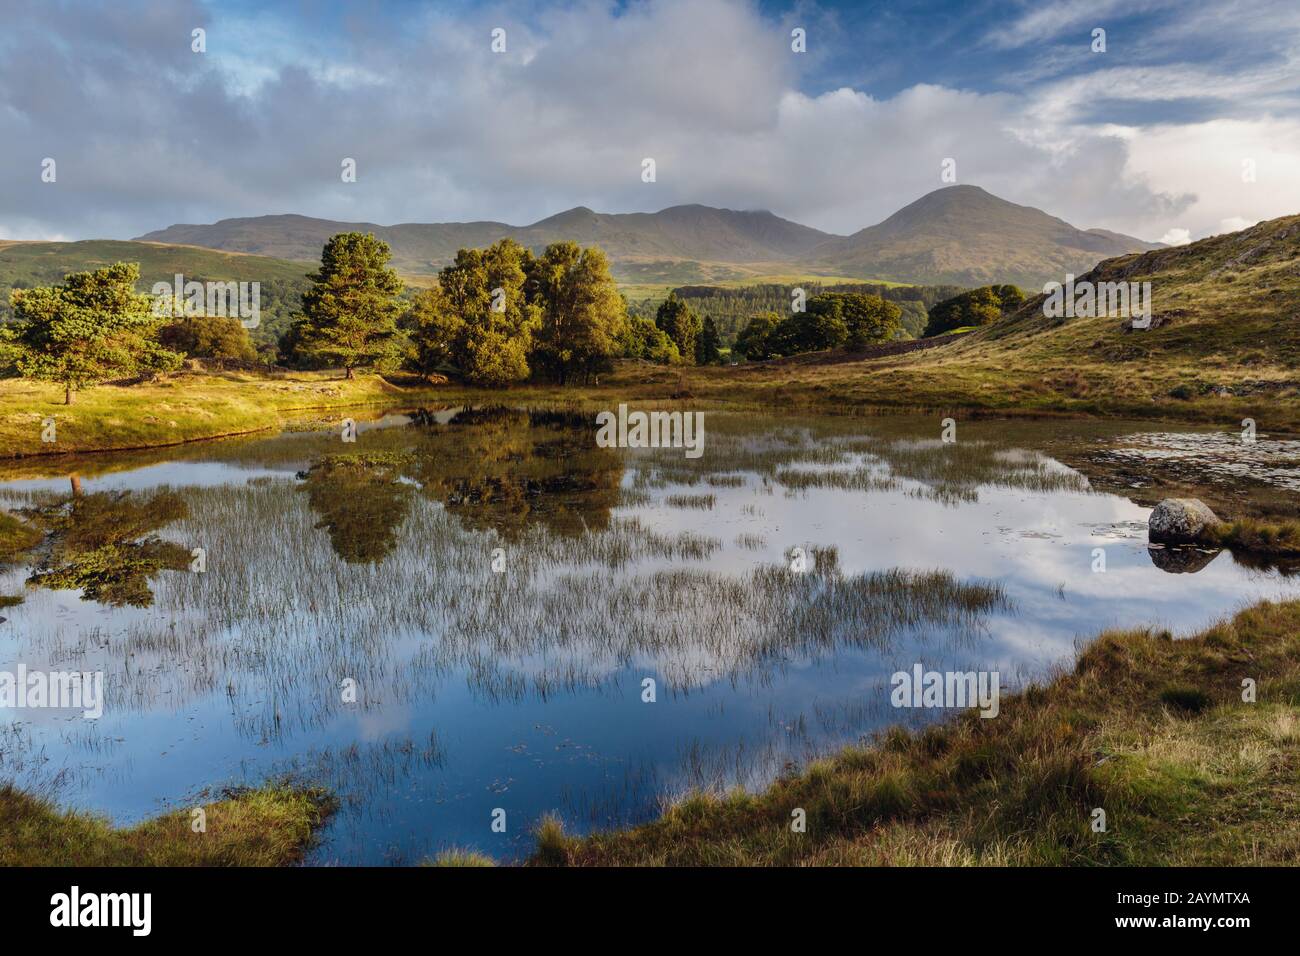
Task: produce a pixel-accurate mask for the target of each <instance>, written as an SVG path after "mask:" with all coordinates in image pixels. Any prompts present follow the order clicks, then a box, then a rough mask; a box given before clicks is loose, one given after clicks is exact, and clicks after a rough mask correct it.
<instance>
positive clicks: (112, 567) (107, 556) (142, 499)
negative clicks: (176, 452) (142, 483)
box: [25, 482, 190, 607]
mask: <svg viewBox="0 0 1300 956" xmlns="http://www.w3.org/2000/svg"><path fill="white" fill-rule="evenodd" d="M76 487H77V484H76V483H75V482H74V488H76ZM188 514H189V509H188V507H187V506H186V504H185V501H184V499H182V498H181V497H180V495H178V494H176V493H175V492H172V491H159V492H155V493H153V494H150V495H140V494H135V493H132V492H129V491H123V492H99V493H96V494H89V495H86V494H80V493H79V492H74V493H73V494H72V495H71V496H69V497H68V498H67V499H65V500H63V501H60V502H57V503H55V504H51V505H47V506H45V507H41V508H33V509H28V510H27V511H26V512H25V516H26V517H28V518H30V520H31V521H32V523H33V524H34V525H35V526H36V527H38V528H40V529H43V530H44V531H45V532H46V535H47V536H46V538H45V540H44V542H43V544H42V545H41V547H40V548H39V549H38V551H37V552H36V553H37V561H36V564H35V567H34V569H33V573H32V575H31V576H30V577H29V578H28V579H27V584H28V586H29V587H44V588H50V589H52V590H72V589H79V590H80V591H81V592H82V595H81V597H82V600H85V601H98V602H99V603H101V604H108V605H110V606H112V607H123V606H130V607H149V606H150V605H151V604H153V592H152V591H151V590H150V588H149V579H150V578H152V577H153V576H154V575H155V574H157V573H158V572H159V571H164V570H167V571H183V570H185V569H187V568H188V567H189V563H190V549H189V548H186V547H184V546H183V545H180V544H176V543H175V542H173V541H165V540H163V539H162V538H159V537H158V536H157V535H155V534H153V532H155V531H157V530H158V529H160V528H162V527H164V526H165V525H168V524H170V523H172V522H173V521H177V520H179V519H181V518H184V517H186V516H187V515H188Z"/></svg>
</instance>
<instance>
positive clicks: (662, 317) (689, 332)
mask: <svg viewBox="0 0 1300 956" xmlns="http://www.w3.org/2000/svg"><path fill="white" fill-rule="evenodd" d="M655 325H657V326H658V327H659V328H661V329H662V330H663V331H664V332H666V333H667V334H668V337H669V338H670V339H672V340H673V342H674V343H676V345H677V351H678V352H680V353H681V354H682V358H683V359H689V360H692V361H693V360H694V358H695V339H696V337H698V336H699V334H700V329H701V323H700V317H699V316H698V315H696V314H695V310H694V309H692V308H691V307H690V304H689V303H687V302H686V301H685V300H684V299H679V298H678V297H677V293H676V292H670V293H668V298H667V299H665V300H664V301H663V304H662V305H660V306H659V311H658V312H656V313H655Z"/></svg>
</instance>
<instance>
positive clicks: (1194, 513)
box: [1147, 498, 1219, 544]
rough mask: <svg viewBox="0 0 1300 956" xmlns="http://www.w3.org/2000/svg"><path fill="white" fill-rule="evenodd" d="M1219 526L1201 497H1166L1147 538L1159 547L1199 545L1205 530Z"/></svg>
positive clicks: (1154, 515)
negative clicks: (1162, 545) (1160, 545)
mask: <svg viewBox="0 0 1300 956" xmlns="http://www.w3.org/2000/svg"><path fill="white" fill-rule="evenodd" d="M1218 523H1219V519H1218V516H1216V515H1215V513H1214V512H1213V511H1211V510H1210V506H1209V505H1207V504H1206V503H1205V502H1204V501H1202V500H1201V499H1199V498H1166V499H1165V500H1164V501H1162V502H1160V504H1158V505H1156V507H1155V510H1154V511H1152V512H1151V517H1150V519H1149V520H1148V522H1147V537H1148V538H1149V539H1150V540H1151V541H1153V542H1155V543H1157V544H1195V543H1196V542H1197V541H1198V540H1199V538H1200V535H1201V532H1202V531H1205V530H1206V529H1208V528H1212V527H1214V526H1215V525H1217V524H1218Z"/></svg>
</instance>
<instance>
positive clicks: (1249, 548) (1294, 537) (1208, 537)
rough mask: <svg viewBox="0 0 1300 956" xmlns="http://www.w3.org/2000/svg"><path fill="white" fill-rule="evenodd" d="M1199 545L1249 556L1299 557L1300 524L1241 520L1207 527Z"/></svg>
mask: <svg viewBox="0 0 1300 956" xmlns="http://www.w3.org/2000/svg"><path fill="white" fill-rule="evenodd" d="M1200 543H1202V544H1205V545H1208V546H1210V547H1219V548H1230V549H1232V550H1233V551H1245V552H1247V553H1249V554H1257V555H1272V556H1280V557H1293V556H1300V521H1297V520H1290V521H1286V520H1273V521H1267V520H1258V519H1252V518H1240V519H1237V520H1236V521H1228V522H1224V523H1222V524H1219V525H1215V526H1212V527H1210V528H1207V529H1206V531H1205V532H1204V534H1203V535H1202V537H1201V542H1200Z"/></svg>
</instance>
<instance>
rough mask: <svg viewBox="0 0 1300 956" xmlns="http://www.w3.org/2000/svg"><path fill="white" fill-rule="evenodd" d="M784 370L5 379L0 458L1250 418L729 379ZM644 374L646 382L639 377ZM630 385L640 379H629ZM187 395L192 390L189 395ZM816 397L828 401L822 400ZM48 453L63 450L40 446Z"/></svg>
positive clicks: (1217, 407) (1298, 430) (1286, 425)
mask: <svg viewBox="0 0 1300 956" xmlns="http://www.w3.org/2000/svg"><path fill="white" fill-rule="evenodd" d="M864 361H867V360H864ZM843 364H845V363H839V362H837V363H830V364H826V365H822V366H813V367H823V368H825V367H831V368H833V367H836V366H838V365H843ZM783 367H784V366H781V365H779V364H777V363H756V364H754V365H752V366H735V367H730V368H722V369H715V368H705V369H700V368H695V367H691V368H689V370H688V369H686V368H680V369H674V368H665V367H662V366H638V365H637V364H636V363H632V362H625V363H623V364H621V365H620V367H619V368H618V369H617V371H616V372H615V374H614V376H612V377H611V379H610V380H609V381H607V382H605V383H603V384H600V385H589V386H574V387H568V388H564V387H560V386H554V385H547V384H523V385H518V386H514V387H511V388H506V389H499V390H498V389H482V388H473V387H469V386H463V385H455V384H438V385H434V384H430V385H423V386H404V385H397V384H394V383H393V382H391V381H389V380H387V379H385V378H384V377H382V376H379V375H374V374H364V375H359V376H358V377H357V378H355V379H351V380H348V379H343V378H341V377H334V373H323V374H322V373H290V374H265V373H260V372H258V373H248V372H244V373H239V374H238V375H231V374H229V373H195V372H192V371H191V372H183V373H176V374H174V375H169V376H163V377H161V378H160V380H159V381H158V382H157V383H148V384H142V385H134V386H112V385H108V386H99V387H98V388H96V389H93V390H88V391H87V392H84V393H82V395H81V396H79V398H80V399H81V401H79V402H78V403H76V404H73V405H70V406H69V405H63V404H61V403H56V402H54V401H52V400H50V398H51V396H54V395H55V393H56V392H57V391H58V390H57V389H55V388H53V387H45V386H34V385H30V384H27V383H24V384H23V385H21V386H15V385H14V384H13V382H12V381H5V382H0V399H5V402H6V405H7V407H6V408H5V414H4V415H3V417H0V460H9V461H19V460H23V459H34V458H45V459H53V458H58V457H61V456H67V455H79V454H104V453H112V452H131V451H144V450H148V449H154V448H173V447H179V446H182V445H188V444H193V443H196V442H204V441H218V440H222V439H228V438H237V437H241V436H244V435H251V434H256V433H258V432H264V431H271V430H273V429H276V428H278V427H281V426H282V425H283V424H284V423H285V421H286V420H287V419H291V418H293V417H294V415H295V414H297V413H303V412H312V411H326V410H342V409H348V408H367V407H370V408H373V407H375V406H382V405H385V404H388V405H392V404H413V405H418V404H421V403H427V402H442V403H447V404H456V403H476V404H477V403H483V402H488V403H505V404H527V403H530V402H543V403H548V404H579V405H582V404H590V405H593V406H601V405H608V404H609V402H610V400H612V399H613V398H617V399H618V400H619V401H624V402H631V401H641V402H647V403H649V402H655V403H660V402H666V403H681V402H684V401H697V402H700V403H705V404H708V405H712V406H716V407H718V408H722V409H728V410H737V411H743V410H745V409H765V408H766V409H771V408H782V409H784V410H797V411H802V412H816V413H819V414H828V415H836V416H840V415H850V416H858V415H861V416H863V417H874V416H885V415H903V414H940V413H942V414H950V415H953V416H954V417H959V418H966V419H990V418H1015V419H1029V420H1036V419H1042V420H1050V419H1060V420H1063V421H1089V420H1104V419H1106V418H1121V419H1125V420H1132V421H1147V422H1151V423H1152V424H1153V425H1154V424H1171V425H1173V424H1182V425H1189V426H1206V427H1214V426H1216V425H1217V426H1218V427H1220V428H1228V429H1229V430H1230V429H1231V428H1236V427H1238V424H1237V423H1238V421H1239V418H1238V417H1237V416H1239V415H1244V413H1245V412H1246V411H1250V409H1248V408H1242V407H1237V408H1233V409H1231V410H1229V408H1228V407H1224V406H1222V405H1221V404H1214V405H1213V406H1209V405H1207V404H1206V403H1204V402H1196V401H1189V402H1188V403H1186V405H1185V406H1170V405H1163V404H1162V405H1126V404H1115V405H1114V406H1099V405H1080V404H1078V403H1075V402H1074V400H1073V399H1066V398H1063V397H1060V398H1059V400H1055V401H1050V402H1048V403H1045V404H1029V403H1022V404H1007V405H996V404H991V403H989V402H986V401H983V400H981V398H980V397H979V396H977V395H973V394H968V395H956V396H944V397H942V398H940V397H937V396H936V397H935V398H934V400H932V401H922V400H919V398H920V396H917V395H915V394H911V393H906V392H904V393H903V394H893V395H887V394H884V393H877V394H874V395H872V396H870V397H869V400H868V398H867V397H865V396H864V397H862V398H848V399H846V397H845V396H844V395H843V394H841V393H840V390H839V389H834V390H830V389H828V388H827V386H826V385H823V384H820V383H815V382H812V381H793V382H791V383H788V384H782V385H776V386H773V387H771V388H756V387H755V386H756V384H757V383H747V382H743V381H737V380H736V379H738V378H741V377H742V376H747V375H751V374H753V371H759V372H762V373H765V374H770V373H771V372H772V371H773V370H780V369H781V368H783ZM792 368H794V369H797V368H798V366H797V365H796V366H793V367H792ZM863 371H867V372H869V371H875V370H872V369H863ZM881 371H883V370H881ZM646 374H649V375H650V376H651V377H650V378H645V377H643V376H644V375H646ZM638 377H640V380H636V379H637V378H638ZM191 386H197V388H195V389H194V390H193V391H190V390H189V387H191ZM824 391H825V392H828V394H822V393H823V392H824ZM6 392H9V393H17V394H6ZM178 392H179V394H177V393H178ZM304 392H306V393H311V394H312V395H313V397H312V398H311V399H310V400H306V401H303V399H304V398H305V397H306V396H305V395H303V394H301V393H304ZM291 396H292V397H291ZM282 398H289V399H290V400H289V401H283V402H282V401H280V400H279V399H282ZM267 399H270V401H267ZM1220 401H1222V400H1220ZM159 410H162V411H163V412H164V413H166V412H170V413H172V414H173V415H175V417H174V418H171V419H169V420H165V421H164V420H162V419H161V418H160V416H159V415H157V414H155V412H157V411H159ZM1246 417H1250V416H1246ZM50 419H52V420H53V421H54V423H55V425H56V428H57V432H56V434H57V436H58V437H57V439H56V441H54V442H43V441H42V440H41V435H40V432H41V427H42V423H43V422H45V421H48V420H50ZM1258 427H1259V428H1260V429H1261V430H1267V431H1268V432H1269V433H1270V434H1272V435H1275V436H1277V437H1291V436H1300V417H1297V418H1296V420H1295V421H1291V420H1289V419H1288V420H1286V421H1285V422H1284V421H1283V420H1281V419H1279V420H1278V423H1277V424H1273V423H1271V422H1262V423H1261V424H1260V425H1259V426H1258ZM114 429H117V430H119V431H125V432H127V433H129V434H130V436H131V437H129V438H125V439H122V438H114V437H111V432H112V431H113V430H114ZM178 431H179V432H180V434H177V432H178ZM51 444H52V445H58V446H61V447H58V448H50V447H48V446H49V445H51Z"/></svg>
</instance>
